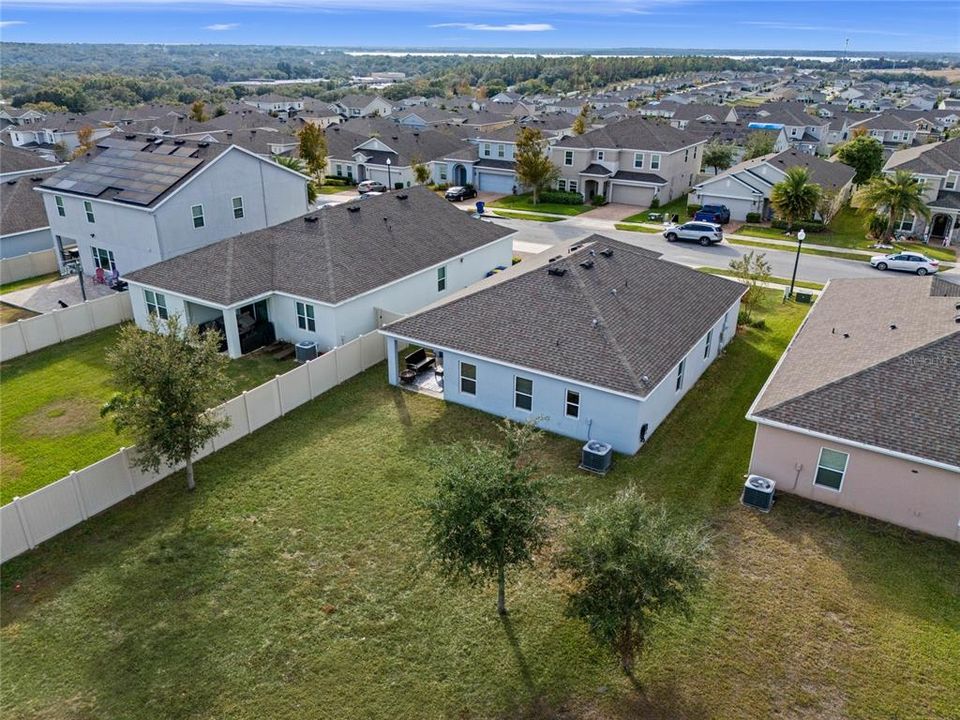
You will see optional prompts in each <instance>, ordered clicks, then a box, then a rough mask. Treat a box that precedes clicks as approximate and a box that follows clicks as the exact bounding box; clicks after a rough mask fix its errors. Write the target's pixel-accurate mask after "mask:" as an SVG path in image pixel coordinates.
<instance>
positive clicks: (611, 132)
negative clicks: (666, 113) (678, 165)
mask: <svg viewBox="0 0 960 720" xmlns="http://www.w3.org/2000/svg"><path fill="white" fill-rule="evenodd" d="M700 142H704V140H703V138H700V137H696V136H694V135H691V134H689V133H686V132H684V131H683V130H678V129H677V128H675V127H671V126H670V125H668V124H666V123H659V122H657V121H656V120H649V119H647V118H644V117H632V118H627V119H626V120H621V121H620V122H615V123H611V124H609V125H607V126H605V127H602V128H597V129H596V130H591V131H589V132H585V133H584V134H583V135H572V136H570V137H565V138H563V139H562V140H560V142H558V143H557V144H556V145H555V147H578V148H621V149H627V150H662V151H665V152H672V151H673V150H679V149H680V148H684V147H687V146H689V145H694V144H696V143H700Z"/></svg>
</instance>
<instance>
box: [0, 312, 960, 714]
mask: <svg viewBox="0 0 960 720" xmlns="http://www.w3.org/2000/svg"><path fill="white" fill-rule="evenodd" d="M775 295H776V294H775V293H771V297H774V296H775ZM803 311H804V308H802V307H798V306H795V305H791V304H787V305H782V304H780V303H779V302H775V303H771V305H770V310H769V312H767V313H766V320H767V329H766V330H763V331H759V330H749V331H747V332H746V333H745V334H743V335H741V336H740V337H738V338H737V339H736V340H735V341H734V342H733V343H732V344H731V346H730V348H729V349H728V351H727V352H726V355H725V357H724V358H723V359H721V360H719V361H718V362H717V363H715V365H714V366H713V367H711V368H710V369H709V370H708V371H707V373H706V374H705V376H704V377H703V378H702V379H701V381H700V383H699V384H698V385H697V387H696V388H694V390H692V391H691V393H690V394H689V395H688V396H687V397H686V398H685V399H684V400H683V401H682V402H681V404H680V405H679V406H678V408H677V409H676V410H675V411H674V413H673V414H672V415H671V417H670V418H668V420H667V421H666V422H665V423H664V425H662V426H661V428H660V429H659V430H658V431H657V433H656V434H655V435H654V436H653V437H652V438H651V440H650V442H649V443H648V444H647V445H646V446H645V447H644V449H643V451H642V452H641V453H640V454H638V455H637V456H636V457H633V458H622V457H618V459H617V464H616V466H615V469H614V471H613V472H612V473H610V474H609V475H607V476H606V477H602V478H601V477H595V476H592V475H585V474H581V473H578V472H577V471H576V470H575V469H574V468H575V465H576V462H577V453H578V449H579V445H580V443H578V442H575V441H569V440H564V439H560V438H556V437H549V438H548V439H547V441H546V443H545V446H544V447H543V450H542V458H543V461H544V463H545V465H546V469H547V470H549V471H552V472H553V473H556V474H557V475H558V476H559V477H560V478H561V479H560V480H558V481H557V482H556V489H557V492H558V493H559V494H560V495H562V496H563V497H564V498H565V500H566V503H565V505H564V508H563V510H562V511H561V512H560V513H558V516H557V518H556V522H557V524H562V523H563V521H564V518H565V517H566V516H567V515H568V514H572V513H577V512H579V510H580V509H581V508H582V507H583V505H584V503H586V502H588V501H590V500H591V499H593V498H597V497H604V496H608V495H610V494H611V493H613V492H614V491H615V490H616V489H618V488H620V487H623V486H624V485H626V484H627V483H630V482H637V483H639V484H640V485H641V486H642V487H643V488H644V489H645V491H646V493H647V494H648V496H650V497H652V498H657V499H662V500H664V501H665V502H667V503H668V504H669V505H670V506H671V507H673V508H674V509H675V510H676V511H677V512H679V513H682V514H683V515H685V516H687V517H690V518H696V519H706V520H707V521H708V522H709V523H710V525H711V527H712V528H713V530H714V532H715V533H716V536H717V539H716V547H717V555H716V559H715V561H714V570H713V573H712V579H711V581H710V583H709V584H708V587H707V589H706V591H705V592H704V593H703V594H702V595H701V597H700V598H699V600H698V601H697V603H696V608H695V612H694V616H693V619H692V621H691V622H689V623H687V622H679V621H678V622H671V623H669V624H667V625H665V626H663V627H662V628H661V629H660V631H659V632H658V633H657V634H656V637H655V638H654V639H653V641H652V643H651V645H650V647H649V650H648V654H647V655H646V656H645V657H644V659H643V660H642V662H641V663H640V664H639V666H638V670H637V680H636V683H632V682H629V681H627V680H626V679H625V678H624V677H623V675H622V674H621V673H620V672H619V671H618V669H617V667H616V665H615V663H614V661H613V660H612V658H611V657H609V656H608V655H607V654H606V653H604V652H601V651H599V650H597V649H596V647H595V646H594V645H593V643H592V642H591V641H590V640H589V639H588V637H587V636H586V633H585V632H584V629H583V627H582V626H581V625H580V624H579V623H578V622H576V621H574V620H571V619H569V618H567V617H566V616H565V615H564V612H563V602H562V592H563V588H564V583H565V581H564V579H563V578H562V577H558V576H555V575H554V574H552V573H551V572H550V571H549V569H548V567H547V565H548V563H547V562H546V561H547V559H548V557H545V558H544V559H543V561H541V562H540V563H539V564H538V565H537V567H535V568H530V569H525V570H523V571H521V572H519V573H514V574H512V575H510V576H508V590H507V601H508V605H509V607H510V608H511V613H510V615H509V617H508V619H507V620H500V619H499V618H498V617H497V615H496V612H495V609H494V604H495V590H494V588H493V587H491V586H480V587H465V586H461V585H453V584H449V583H447V582H445V581H444V580H442V579H441V578H439V577H438V576H437V574H436V572H435V570H434V569H433V567H432V566H431V565H430V564H428V563H427V562H426V561H425V559H424V553H423V546H422V539H423V535H424V527H423V522H424V518H423V514H422V512H421V511H420V510H419V509H418V501H420V500H421V499H423V498H424V497H426V496H427V494H428V493H429V492H430V487H431V471H430V469H429V466H428V464H427V459H428V457H429V456H430V454H431V448H432V447H435V446H437V445H442V444H446V443H450V442H456V441H463V440H466V439H469V438H475V437H491V436H492V435H493V434H494V433H493V431H492V427H493V420H492V418H490V417H489V416H486V415H482V414H479V413H477V412H474V411H470V410H467V409H465V408H462V407H458V406H455V405H447V404H444V403H443V402H440V401H437V400H433V399H431V398H427V397H423V396H419V395H414V394H411V393H408V392H405V391H402V390H398V389H394V388H391V387H389V386H387V385H386V383H385V382H384V374H385V369H384V367H383V366H382V365H381V366H377V367H375V368H373V369H371V370H370V371H368V372H367V373H364V374H363V375H360V376H358V377H357V378H354V379H353V380H351V381H349V382H348V383H346V384H345V385H343V386H340V387H339V388H336V389H334V390H332V391H331V392H330V393H328V394H327V395H325V396H323V397H322V398H320V399H318V400H316V401H314V402H311V403H308V404H307V405H304V406H302V407H301V408H299V409H297V410H296V411H294V412H292V413H290V414H288V415H287V416H285V417H284V418H282V419H280V420H278V421H276V422H274V423H272V424H271V425H269V426H267V427H266V428H264V429H263V430H261V431H259V432H258V433H256V434H254V435H252V436H250V437H248V438H245V439H244V440H241V441H239V442H237V443H236V444H234V445H232V446H230V447H229V448H227V449H226V450H224V451H223V452H220V453H218V454H216V455H214V456H211V457H209V458H207V459H205V460H203V461H202V462H201V463H200V464H199V465H198V468H197V479H198V489H197V491H196V492H195V493H193V494H188V493H186V492H185V491H184V490H183V480H182V477H180V476H175V477H173V478H170V479H169V480H167V481H164V482H161V483H159V484H157V485H155V486H153V487H152V488H150V489H149V490H147V491H145V492H144V493H142V494H140V495H138V496H136V497H134V498H131V499H129V500H128V501H125V502H124V503H122V504H120V505H119V506H117V507H115V508H113V509H111V510H110V511H108V512H106V513H104V514H103V515H101V516H99V517H97V518H94V519H92V520H90V521H88V522H86V523H84V524H83V525H81V526H78V527H77V528H74V529H72V530H70V531H68V532H67V533H65V534H64V535H62V536H60V537H59V538H56V539H54V540H52V541H50V542H48V543H46V544H45V545H43V546H41V547H40V548H39V549H38V550H36V551H34V552H32V553H29V554H28V555H26V556H23V557H21V558H18V559H16V560H14V561H11V562H9V563H7V564H6V566H5V567H4V568H3V577H2V585H0V609H2V618H3V619H2V630H0V641H2V646H3V653H4V665H5V673H4V683H3V685H2V688H0V703H2V704H0V707H2V708H3V712H4V714H5V715H9V716H11V717H33V718H47V717H71V718H105V719H110V718H128V717H151V718H207V717H230V718H240V719H243V718H263V717H290V716H294V715H296V716H299V717H305V718H306V717H323V718H370V719H377V718H443V717H446V718H452V717H456V718H463V719H468V718H529V719H531V720H533V719H537V718H555V717H563V718H580V717H590V718H597V719H599V718H641V717H642V718H648V717H649V718H708V717H711V718H712V717H731V718H732V717H737V718H769V717H781V718H880V717H884V718H893V717H897V718H900V719H901V720H903V719H906V718H956V717H958V708H960V664H958V663H957V662H956V648H957V647H958V644H960V570H958V568H960V550H958V546H957V545H956V544H953V543H949V542H945V541H937V540H933V539H930V538H924V537H920V536H917V535H913V534H910V533H907V532H903V531H900V530H897V529H894V528H889V527H886V526H883V525H881V524H879V523H875V522H871V521H868V520H864V519H861V518H856V517H854V516H851V515H847V514H845V513H842V512H839V511H836V510H828V509H826V508H822V507H818V506H815V505H811V504H809V503H807V502H803V501H801V500H798V499H793V498H789V497H788V498H785V499H784V500H782V501H781V502H779V503H778V504H777V506H776V508H775V509H774V511H773V512H772V513H771V514H769V515H763V514H759V513H754V512H750V511H747V510H745V509H742V508H740V507H739V506H738V504H737V497H738V494H739V488H740V486H741V483H742V473H743V472H744V470H745V469H746V466H747V462H748V458H749V455H750V447H751V441H752V437H753V429H752V426H751V425H750V423H748V422H747V421H746V420H745V419H744V418H743V415H744V413H745V411H746V409H747V406H748V405H749V403H750V401H751V400H752V399H753V397H754V395H755V394H756V392H757V391H758V390H759V388H760V386H761V384H762V383H763V381H764V379H765V378H766V377H767V375H768V373H769V372H770V370H771V368H772V367H773V365H774V362H775V361H776V358H777V356H778V355H779V354H780V353H781V352H782V350H783V348H784V347H785V345H786V343H787V341H788V340H789V338H790V336H791V334H792V333H793V331H794V330H795V328H796V327H797V325H798V323H799V322H800V320H801V317H802V313H803ZM551 552H553V548H551V549H550V550H548V551H547V552H546V553H545V556H549V555H550V554H551Z"/></svg>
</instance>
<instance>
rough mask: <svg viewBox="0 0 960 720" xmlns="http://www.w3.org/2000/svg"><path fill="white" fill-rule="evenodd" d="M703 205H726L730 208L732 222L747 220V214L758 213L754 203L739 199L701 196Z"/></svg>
mask: <svg viewBox="0 0 960 720" xmlns="http://www.w3.org/2000/svg"><path fill="white" fill-rule="evenodd" d="M700 204H701V205H726V206H727V207H728V208H730V219H731V220H746V219H747V213H749V212H757V209H756V208H755V207H754V205H753V203H752V202H751V201H750V200H746V199H738V198H728V197H712V196H710V195H709V194H703V195H701V196H700Z"/></svg>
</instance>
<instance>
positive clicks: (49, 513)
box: [0, 330, 386, 562]
mask: <svg viewBox="0 0 960 720" xmlns="http://www.w3.org/2000/svg"><path fill="white" fill-rule="evenodd" d="M385 358H386V343H385V341H384V338H383V336H382V335H380V333H379V332H377V331H376V330H374V331H373V332H370V333H368V334H366V335H361V336H360V337H358V338H356V339H355V340H351V341H350V342H348V343H346V344H345V345H341V346H340V347H338V348H336V349H334V350H331V351H330V352H328V353H325V354H323V355H321V356H320V357H318V358H316V359H315V360H311V361H310V362H307V363H304V364H303V365H300V366H299V367H296V368H294V369H293V370H290V371H289V372H287V373H284V374H283V375H277V376H276V377H275V378H274V379H273V380H269V381H268V382H265V383H264V384H263V385H260V386H258V387H255V388H253V389H252V390H247V391H245V392H244V393H243V394H242V395H239V396H237V397H235V398H233V399H232V400H228V401H227V402H225V403H224V404H223V405H219V406H218V407H216V408H214V409H213V410H211V412H214V413H219V414H221V415H223V416H226V417H229V418H230V427H228V428H227V429H226V430H224V431H223V432H222V433H220V435H218V436H217V437H216V438H214V439H213V440H212V441H211V442H210V443H209V444H208V445H207V447H206V448H204V450H203V451H201V452H200V453H198V456H197V458H196V459H200V458H202V457H206V456H207V455H209V454H210V453H213V452H217V451H218V450H221V449H223V448H224V447H226V446H227V445H229V444H230V443H232V442H234V441H236V440H239V439H240V438H242V437H244V436H246V435H249V434H250V433H252V432H254V431H256V430H257V429H259V428H261V427H263V426H264V425H266V424H267V423H270V422H272V421H274V420H276V419H277V418H279V417H282V416H283V415H285V414H287V413H288V412H290V411H291V410H293V409H294V408H297V407H299V406H300V405H303V404H304V403H305V402H308V401H310V400H312V399H314V398H316V397H317V396H319V395H322V394H323V393H325V392H326V391H327V390H330V389H331V388H333V387H335V386H336V385H339V384H340V383H342V382H344V381H346V380H348V379H350V378H352V377H353V376H354V375H357V374H358V373H361V372H363V371H364V370H367V369H369V368H371V367H373V366H374V365H376V364H377V363H378V362H381V361H383V360H384V359H385ZM135 455H136V448H135V447H134V448H121V449H120V451H119V452H116V453H114V454H113V455H111V456H109V457H107V458H104V459H103V460H101V461H99V462H96V463H94V464H93V465H89V466H87V467H85V468H84V469H83V470H78V471H76V472H71V473H70V474H69V475H67V477H65V478H61V479H60V480H57V481H56V482H54V483H51V484H50V485H47V486H45V487H42V488H40V489H39V490H34V491H33V492H32V493H30V494H29V495H26V496H24V497H22V498H14V499H13V502H10V503H7V504H6V505H4V506H3V507H0V562H6V561H7V560H9V559H11V558H14V557H16V556H17V555H20V554H21V553H24V552H26V551H27V550H29V549H31V548H33V547H36V546H37V545H39V544H40V543H42V542H43V541H44V540H49V539H50V538H52V537H54V536H55V535H59V534H60V533H62V532H63V531H64V530H66V529H68V528H70V527H73V526H74V525H76V524H78V523H80V522H83V521H84V520H86V519H87V518H88V517H90V516H92V515H96V514H97V513H98V512H101V511H103V510H106V509H107V508H109V507H110V506H112V505H115V504H116V503H118V502H120V501H121V500H124V499H125V498H128V497H130V496H131V495H133V494H135V493H137V492H139V491H141V490H143V489H144V488H147V487H150V486H151V485H153V484H154V483H155V482H157V481H158V480H161V479H162V478H165V477H167V476H168V475H170V474H172V473H174V472H176V471H177V470H179V469H180V468H181V467H182V466H177V467H168V468H165V469H163V470H161V471H160V472H159V473H145V472H143V471H141V470H139V469H137V467H136V466H135V465H134V463H133V462H132V459H133V458H134V457H135Z"/></svg>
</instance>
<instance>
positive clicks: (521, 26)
mask: <svg viewBox="0 0 960 720" xmlns="http://www.w3.org/2000/svg"><path fill="white" fill-rule="evenodd" d="M430 27H432V28H461V29H462V30H482V31H489V32H546V31H547V30H555V29H556V28H554V27H553V25H551V24H550V23H508V24H506V25H488V24H487V23H462V22H453V23H437V24H436V25H431V26H430Z"/></svg>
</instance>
